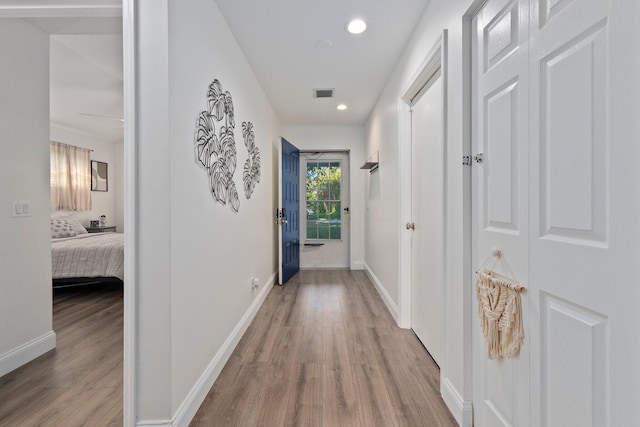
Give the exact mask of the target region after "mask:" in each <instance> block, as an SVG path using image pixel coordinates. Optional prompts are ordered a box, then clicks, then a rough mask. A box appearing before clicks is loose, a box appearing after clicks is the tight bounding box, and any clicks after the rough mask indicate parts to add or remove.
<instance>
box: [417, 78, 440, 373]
mask: <svg viewBox="0 0 640 427" xmlns="http://www.w3.org/2000/svg"><path fill="white" fill-rule="evenodd" d="M442 99H443V98H442V77H441V76H440V73H439V72H438V73H437V74H436V75H435V76H434V77H433V78H432V79H431V80H430V82H429V83H428V86H427V88H426V92H424V94H423V95H422V96H421V97H420V98H419V99H418V100H416V101H415V103H414V104H413V105H412V107H411V109H412V112H411V146H412V148H411V151H412V153H411V156H412V169H411V170H412V184H411V185H412V212H411V217H412V222H413V223H414V225H415V229H414V230H413V233H412V236H411V245H412V248H411V249H412V251H411V254H412V255H411V264H412V268H411V270H412V272H411V327H412V329H413V331H414V332H415V333H416V335H417V336H418V338H419V339H420V341H422V344H423V345H424V346H425V348H426V349H427V351H428V352H429V354H431V357H433V359H434V360H435V361H436V363H437V364H438V365H440V363H441V362H442V359H443V357H444V343H443V338H444V337H443V328H444V320H443V315H444V251H445V246H444V190H443V188H444V163H443V161H444V160H443V152H444V147H443V141H444V140H443V122H442V117H443V114H442V105H443V103H442Z"/></svg>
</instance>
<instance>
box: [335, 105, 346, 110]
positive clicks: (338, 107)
mask: <svg viewBox="0 0 640 427" xmlns="http://www.w3.org/2000/svg"><path fill="white" fill-rule="evenodd" d="M336 108H337V109H338V110H340V111H344V110H346V109H347V108H348V107H347V104H339V105H338V106H337V107H336Z"/></svg>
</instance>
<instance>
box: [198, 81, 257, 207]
mask: <svg viewBox="0 0 640 427" xmlns="http://www.w3.org/2000/svg"><path fill="white" fill-rule="evenodd" d="M216 127H217V128H218V132H216ZM234 127H235V119H234V113H233V101H232V99H231V94H230V93H229V92H224V91H223V90H222V85H221V84H220V82H219V81H218V80H217V79H216V80H214V81H213V83H211V84H210V85H209V90H208V91H207V110H205V111H202V112H200V115H199V116H198V119H197V120H196V133H195V137H194V139H195V140H194V145H195V155H196V163H197V164H198V165H199V166H200V167H202V168H203V169H205V170H206V171H207V175H208V177H209V190H210V191H211V195H212V196H213V198H214V199H215V200H216V201H217V202H219V203H221V204H223V205H226V204H227V203H229V205H230V206H231V209H233V211H234V212H238V209H240V198H239V197H238V190H236V184H235V183H234V181H233V175H234V173H235V172H236V142H235V138H234V135H233V130H234ZM245 144H246V142H245ZM258 176H259V175H258ZM245 188H246V185H245ZM245 192H246V190H245Z"/></svg>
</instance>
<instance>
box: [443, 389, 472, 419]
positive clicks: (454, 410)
mask: <svg viewBox="0 0 640 427" xmlns="http://www.w3.org/2000/svg"><path fill="white" fill-rule="evenodd" d="M440 395H441V396H442V399H443V400H444V403H445V404H446V405H447V408H449V411H450V412H451V414H452V415H453V417H454V418H455V419H456V421H457V422H458V424H459V425H460V427H472V425H473V406H472V404H471V401H470V400H464V399H463V398H462V395H461V394H460V393H459V392H458V390H457V389H456V388H455V386H454V385H453V384H452V383H451V381H449V379H448V378H446V377H440Z"/></svg>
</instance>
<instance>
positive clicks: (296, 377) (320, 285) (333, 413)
mask: <svg viewBox="0 0 640 427" xmlns="http://www.w3.org/2000/svg"><path fill="white" fill-rule="evenodd" d="M439 375H440V374H439V370H438V367H437V366H436V365H435V363H434V362H433V360H432V359H431V357H430V356H429V354H428V353H427V352H426V351H425V349H424V347H423V346H422V345H421V343H420V342H419V341H418V339H417V338H416V336H415V335H414V334H413V332H412V331H411V330H404V329H400V328H398V327H397V326H396V324H395V322H394V320H393V319H392V317H391V315H390V314H389V312H388V311H387V309H386V307H385V306H384V303H383V301H382V299H381V298H380V296H379V295H378V293H377V292H376V290H375V288H374V287H373V285H372V284H371V282H370V281H369V279H368V278H367V276H366V275H365V274H364V272H362V271H301V272H300V273H298V274H297V275H296V276H294V277H293V278H292V279H291V280H290V281H289V282H288V283H287V284H286V285H285V286H283V287H279V286H276V287H275V288H274V289H273V290H272V291H271V293H270V294H269V296H268V297H267V299H266V301H265V303H264V305H263V306H262V308H261V309H260V311H259V312H258V314H257V315H256V317H255V319H254V320H253V322H252V323H251V325H250V326H249V329H248V330H247V332H246V333H245V335H244V336H243V338H242V339H241V341H240V343H239V344H238V346H237V347H236V349H235V350H234V352H233V354H232V356H231V358H230V360H229V361H228V362H227V365H226V366H225V368H224V369H223V370H222V372H221V374H220V376H219V377H218V379H217V381H216V382H215V384H214V385H213V387H212V389H211V391H210V392H209V394H208V395H207V397H206V398H205V401H204V403H203V404H202V406H201V407H200V409H199V411H198V413H197V414H196V416H195V418H194V419H193V421H192V422H191V426H192V427H195V426H207V427H209V426H212V427H213V426H242V427H248V426H265V427H280V426H305V427H315V426H317V427H320V426H326V427H338V426H340V427H345V426H363V427H373V426H381V427H390V426H411V427H417V426H429V427H449V426H451V427H454V426H457V425H458V424H457V423H456V421H455V419H454V418H453V416H452V415H451V413H450V412H449V410H448V409H447V408H446V406H445V403H444V402H443V400H442V398H441V397H440V384H439Z"/></svg>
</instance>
